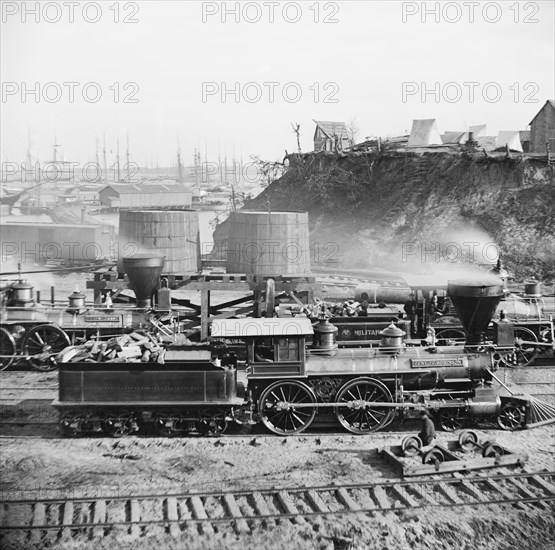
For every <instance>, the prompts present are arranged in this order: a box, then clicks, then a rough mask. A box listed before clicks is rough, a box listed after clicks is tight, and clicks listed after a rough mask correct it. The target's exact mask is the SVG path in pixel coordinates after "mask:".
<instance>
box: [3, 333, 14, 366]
mask: <svg viewBox="0 0 555 550" xmlns="http://www.w3.org/2000/svg"><path fill="white" fill-rule="evenodd" d="M15 352H16V345H15V339H14V337H13V336H12V334H11V333H10V332H8V331H7V330H6V329H5V328H0V355H1V356H2V357H0V370H6V369H7V368H8V367H9V366H10V365H11V364H12V363H13V361H14V358H15Z"/></svg>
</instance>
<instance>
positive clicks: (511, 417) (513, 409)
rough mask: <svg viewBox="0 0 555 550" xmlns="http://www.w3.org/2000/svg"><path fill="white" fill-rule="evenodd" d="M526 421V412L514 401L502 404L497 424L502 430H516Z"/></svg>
mask: <svg viewBox="0 0 555 550" xmlns="http://www.w3.org/2000/svg"><path fill="white" fill-rule="evenodd" d="M523 423H524V413H523V412H522V410H521V409H520V407H517V406H516V405H514V404H513V403H505V405H502V406H501V410H500V411H499V415H498V416H497V424H498V425H499V427H500V428H501V429H502V430H516V429H517V428H520V427H521V426H522V424H523Z"/></svg>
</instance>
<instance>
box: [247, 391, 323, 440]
mask: <svg viewBox="0 0 555 550" xmlns="http://www.w3.org/2000/svg"><path fill="white" fill-rule="evenodd" d="M258 410H259V412H260V415H261V416H262V422H263V424H264V425H265V426H266V427H267V428H268V429H269V430H270V431H272V432H274V433H276V434H279V435H290V434H294V433H299V432H302V431H303V430H306V428H308V426H310V424H311V423H312V421H313V420H314V417H315V416H316V396H315V395H314V392H313V391H312V390H311V389H310V388H309V387H308V386H307V385H306V384H303V383H302V382H297V381H295V380H291V381H288V382H275V383H274V384H272V385H271V386H268V387H267V388H266V389H265V390H264V392H263V393H262V395H261V396H260V400H259V402H258Z"/></svg>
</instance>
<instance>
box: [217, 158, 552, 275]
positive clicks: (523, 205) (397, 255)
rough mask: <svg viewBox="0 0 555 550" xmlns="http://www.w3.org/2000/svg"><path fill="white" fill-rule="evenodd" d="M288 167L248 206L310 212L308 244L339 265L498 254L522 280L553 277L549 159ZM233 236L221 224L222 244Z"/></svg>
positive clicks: (311, 161) (479, 259)
mask: <svg viewBox="0 0 555 550" xmlns="http://www.w3.org/2000/svg"><path fill="white" fill-rule="evenodd" d="M288 161H289V167H288V170H287V171H286V173H285V174H284V175H283V176H282V177H281V178H280V179H279V180H276V181H275V182H273V183H272V184H271V185H270V186H269V187H268V188H267V189H266V190H265V191H264V192H263V193H261V194H260V195H259V196H258V197H256V198H255V199H253V200H252V201H250V202H249V203H248V204H247V205H245V208H249V209H256V210H265V209H267V208H268V206H269V207H270V208H271V209H272V210H306V211H308V212H309V222H310V228H311V241H312V242H313V243H315V242H317V243H324V244H325V243H334V245H335V247H336V248H335V252H334V254H333V259H334V260H337V261H338V264H339V265H340V266H341V267H352V268H365V267H385V268H391V269H406V268H407V263H409V264H411V266H412V267H411V269H413V270H415V271H426V270H427V268H429V267H430V265H429V264H436V263H439V262H443V263H448V264H449V263H451V264H456V263H458V261H459V260H470V261H471V262H474V263H487V261H491V260H492V259H493V258H494V257H495V254H496V250H497V249H498V250H499V251H500V253H501V254H502V256H503V260H504V262H505V263H506V264H507V266H508V267H509V269H510V270H511V271H512V272H513V273H514V275H515V277H516V278H518V279H523V278H526V277H529V276H532V275H535V276H538V277H541V278H542V279H543V280H544V281H546V282H547V281H552V280H553V278H554V264H553V256H554V254H555V237H554V231H553V229H554V215H553V204H554V194H553V189H554V185H553V184H554V174H553V172H554V167H553V165H550V164H549V162H548V159H547V158H546V156H545V155H544V156H541V157H540V156H535V157H532V156H524V157H523V156H520V155H517V154H514V153H512V154H511V155H510V156H509V157H508V156H507V155H506V154H504V153H495V154H489V155H488V156H486V155H485V154H484V153H471V154H469V153H465V152H445V153H438V152H426V153H421V154H417V153H400V152H395V153H386V154H381V155H378V154H376V153H355V154H351V155H348V156H340V155H337V154H333V153H309V154H304V155H290V156H289V157H288ZM226 232H227V229H226V224H225V223H224V224H222V225H220V226H219V227H218V229H217V231H216V234H215V237H216V240H218V241H221V240H225V237H226ZM327 250H328V252H329V250H331V249H330V248H328V249H327ZM328 255H329V254H328ZM323 259H325V258H323V257H319V258H318V260H319V261H320V262H321V261H323Z"/></svg>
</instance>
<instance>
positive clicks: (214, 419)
mask: <svg viewBox="0 0 555 550" xmlns="http://www.w3.org/2000/svg"><path fill="white" fill-rule="evenodd" d="M200 425H201V431H202V432H203V433H204V434H205V435H209V436H218V435H222V434H224V433H225V431H226V430H227V427H228V421H227V418H226V414H225V412H224V411H205V413H204V415H203V418H202V420H201V423H200Z"/></svg>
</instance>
